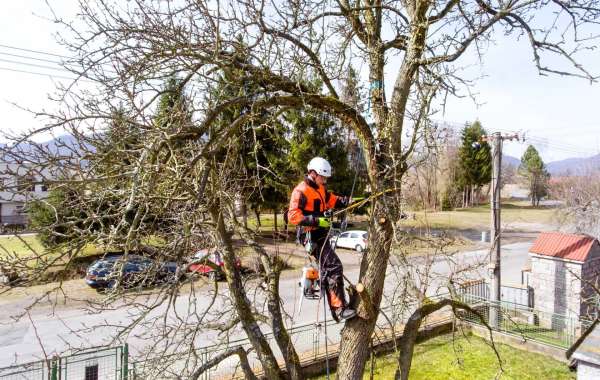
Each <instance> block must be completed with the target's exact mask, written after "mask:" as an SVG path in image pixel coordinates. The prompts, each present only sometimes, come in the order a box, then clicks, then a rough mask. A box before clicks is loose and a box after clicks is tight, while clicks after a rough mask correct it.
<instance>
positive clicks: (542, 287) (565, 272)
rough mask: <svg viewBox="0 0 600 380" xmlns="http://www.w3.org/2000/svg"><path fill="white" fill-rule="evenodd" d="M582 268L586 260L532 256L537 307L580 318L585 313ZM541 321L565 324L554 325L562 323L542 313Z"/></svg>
mask: <svg viewBox="0 0 600 380" xmlns="http://www.w3.org/2000/svg"><path fill="white" fill-rule="evenodd" d="M581 267H582V263H577V262H568V261H565V260H561V259H555V258H553V257H544V256H539V255H532V257H531V276H530V285H531V287H532V288H533V296H534V301H533V305H534V307H535V308H536V309H538V310H543V311H546V312H549V313H555V314H560V315H566V316H567V317H571V318H573V317H574V318H578V317H579V314H580V312H581V310H580V309H581V305H580V298H581V297H580V293H581V281H580V280H579V279H578V277H580V276H581ZM540 323H541V324H542V325H544V326H545V327H553V328H557V327H564V326H554V324H556V323H560V322H559V321H552V320H548V319H545V318H544V316H542V315H540ZM547 325H550V326H547Z"/></svg>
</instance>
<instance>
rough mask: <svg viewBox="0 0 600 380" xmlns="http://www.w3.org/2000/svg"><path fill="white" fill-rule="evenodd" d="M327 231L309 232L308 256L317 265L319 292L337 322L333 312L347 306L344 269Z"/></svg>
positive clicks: (319, 229)
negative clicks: (325, 299) (321, 293)
mask: <svg viewBox="0 0 600 380" xmlns="http://www.w3.org/2000/svg"><path fill="white" fill-rule="evenodd" d="M328 231H329V230H328V229H325V228H317V229H316V230H313V231H311V232H310V240H311V242H312V250H311V252H310V254H311V256H313V257H314V258H315V259H316V260H317V262H318V263H319V278H320V281H321V290H322V291H323V292H324V293H325V294H326V295H327V301H328V303H329V308H330V310H331V315H332V316H333V318H334V319H335V320H336V321H337V320H338V318H337V315H336V314H335V310H336V309H337V308H339V307H342V308H345V307H346V306H347V303H346V297H345V295H344V267H343V266H342V262H341V261H340V258H339V257H338V255H337V254H336V253H335V250H334V248H333V247H332V246H331V244H330V242H329V240H330V239H331V237H332V236H331V235H329V234H328ZM305 239H306V237H305Z"/></svg>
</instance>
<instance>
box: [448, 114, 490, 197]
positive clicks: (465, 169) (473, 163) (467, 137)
mask: <svg viewBox="0 0 600 380" xmlns="http://www.w3.org/2000/svg"><path fill="white" fill-rule="evenodd" d="M485 134H486V131H485V129H483V127H482V125H481V123H480V122H479V121H475V122H474V123H473V124H466V125H465V127H464V128H463V130H462V133H461V135H462V145H461V147H460V149H459V151H458V157H459V161H460V165H459V173H458V177H457V185H458V186H459V188H460V189H462V191H463V206H464V207H467V206H471V205H473V203H474V201H475V200H476V198H477V196H476V194H477V193H478V192H479V190H480V189H481V186H483V185H485V184H487V183H489V182H490V181H491V179H492V155H491V153H490V152H491V148H490V145H489V144H488V143H487V142H485V141H482V139H481V138H482V136H483V135H485Z"/></svg>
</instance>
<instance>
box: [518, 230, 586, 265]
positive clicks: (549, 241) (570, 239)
mask: <svg viewBox="0 0 600 380" xmlns="http://www.w3.org/2000/svg"><path fill="white" fill-rule="evenodd" d="M594 242H597V241H596V239H594V238H593V237H591V236H587V235H573V234H563V233H561V232H542V233H541V234H540V235H539V236H538V238H537V239H536V240H535V242H534V243H533V246H532V247H531V248H530V249H529V252H531V253H536V254H538V255H544V256H552V257H557V258H563V259H567V260H574V261H581V262H584V261H585V259H586V258H587V256H588V254H589V253H590V251H591V250H592V246H593V245H594ZM596 244H597V243H596Z"/></svg>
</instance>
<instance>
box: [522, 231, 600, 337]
mask: <svg viewBox="0 0 600 380" xmlns="http://www.w3.org/2000/svg"><path fill="white" fill-rule="evenodd" d="M529 252H530V255H531V274H530V286H531V287H532V288H533V290H534V307H535V308H536V309H538V310H543V311H545V312H548V314H545V315H540V317H539V318H540V324H543V325H547V324H551V326H548V327H552V328H556V327H561V326H556V324H561V323H564V322H561V321H564V320H565V318H560V316H565V317H567V319H576V320H577V319H580V318H594V317H595V316H596V315H597V313H598V296H597V293H596V292H595V291H594V289H593V285H596V284H598V285H600V284H599V280H600V276H599V274H600V244H599V243H598V240H596V239H595V238H593V237H591V236H587V235H573V234H565V233H561V232H543V233H541V234H540V235H539V236H538V238H537V239H536V241H535V242H534V244H533V246H532V247H531V248H530V249H529ZM553 314H555V315H554V316H551V315H553ZM543 319H546V320H543Z"/></svg>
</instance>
